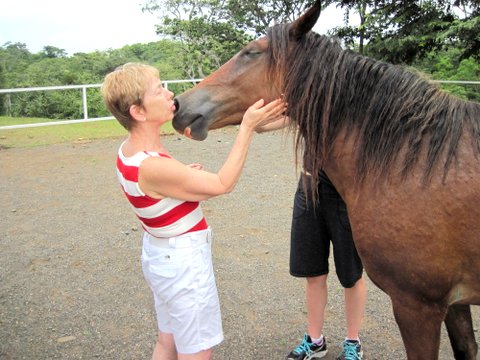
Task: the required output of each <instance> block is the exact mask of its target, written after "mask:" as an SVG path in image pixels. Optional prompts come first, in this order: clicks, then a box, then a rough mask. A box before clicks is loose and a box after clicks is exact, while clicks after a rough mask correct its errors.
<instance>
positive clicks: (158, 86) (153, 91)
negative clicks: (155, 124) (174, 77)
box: [143, 77, 175, 124]
mask: <svg viewBox="0 0 480 360" xmlns="http://www.w3.org/2000/svg"><path fill="white" fill-rule="evenodd" d="M143 108H144V109H145V111H146V119H147V120H150V121H160V122H161V123H162V124H163V123H166V122H168V121H171V120H172V119H173V115H174V112H175V104H174V102H173V93H172V92H171V91H169V90H167V89H165V88H164V87H163V85H162V82H161V81H160V79H159V78H157V77H152V80H151V81H150V84H149V86H148V87H147V90H146V91H145V95H144V97H143Z"/></svg>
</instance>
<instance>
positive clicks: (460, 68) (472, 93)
mask: <svg viewBox="0 0 480 360" xmlns="http://www.w3.org/2000/svg"><path fill="white" fill-rule="evenodd" d="M460 52H461V50H459V49H451V50H445V51H441V52H436V53H429V54H428V55H427V56H426V57H425V58H424V59H422V60H419V61H417V62H416V63H415V64H414V66H415V68H417V69H419V70H421V71H423V72H424V73H427V74H431V78H432V79H435V80H447V81H452V80H453V81H462V80H470V81H480V64H479V63H478V62H477V61H476V60H475V59H474V58H473V57H470V58H468V59H462V60H459V59H460V56H459V54H460ZM441 86H442V88H443V89H444V90H446V91H448V92H451V93H453V94H455V95H457V96H459V97H461V98H463V99H466V100H473V101H476V102H480V86H479V85H468V84H467V85H459V84H441Z"/></svg>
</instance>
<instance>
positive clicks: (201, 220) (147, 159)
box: [102, 63, 285, 360]
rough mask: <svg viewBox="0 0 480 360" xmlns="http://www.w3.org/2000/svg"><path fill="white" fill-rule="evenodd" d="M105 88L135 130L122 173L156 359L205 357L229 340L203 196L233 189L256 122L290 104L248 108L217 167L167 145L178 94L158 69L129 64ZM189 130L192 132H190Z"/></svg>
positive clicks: (121, 155) (116, 111) (121, 161)
mask: <svg viewBox="0 0 480 360" xmlns="http://www.w3.org/2000/svg"><path fill="white" fill-rule="evenodd" d="M102 94H103V97H104V100H105V103H106V105H107V107H108V109H109V110H110V112H111V113H112V114H113V115H114V116H115V117H116V119H117V120H118V121H119V122H120V124H121V125H122V126H124V127H125V128H126V129H127V130H128V137H127V139H126V140H125V141H124V142H123V143H122V145H121V146H120V149H119V152H118V157H117V174H118V179H119V182H120V184H121V186H122V189H123V191H124V193H125V195H126V197H127V199H128V200H129V201H130V203H131V205H132V208H133V210H134V212H135V214H136V215H137V217H138V218H139V220H140V222H141V224H142V226H143V228H144V229H145V233H144V236H143V249H142V267H143V272H144V275H145V278H146V280H147V282H148V284H149V286H150V288H151V290H152V292H153V297H154V301H155V309H156V313H157V322H158V329H159V331H158V340H157V343H156V345H155V349H154V352H153V356H152V359H154V360H160V359H161V360H170V359H179V360H187V359H188V360H197V359H199V360H205V359H210V358H211V356H212V348H213V346H215V345H217V344H219V343H220V342H221V341H222V340H223V330H222V323H221V314H220V305H219V301H218V294H217V289H216V285H215V279H214V274H213V268H212V257H211V239H212V235H211V230H210V228H209V227H208V224H207V221H206V220H205V217H204V216H203V213H202V210H201V207H200V204H199V202H200V201H202V200H205V199H208V198H211V197H213V196H218V195H222V194H226V193H228V192H230V191H232V190H233V188H234V187H235V184H236V183H237V181H238V179H239V177H240V174H241V171H242V169H243V166H244V163H245V159H246V156H247V152H248V148H249V145H250V143H251V140H252V137H253V134H254V132H255V128H256V127H259V126H264V125H266V124H268V123H269V122H271V121H274V120H277V119H278V118H279V117H281V116H282V113H284V111H285V104H284V103H283V102H282V101H281V100H275V101H273V102H271V103H269V104H267V105H264V102H263V100H259V101H257V102H256V103H255V104H253V105H252V106H251V107H250V108H249V109H248V110H247V111H246V113H245V115H244V117H243V121H242V123H241V125H240V128H239V132H238V135H237V138H236V140H235V142H234V144H233V147H232V149H231V151H230V154H229V155H228V157H227V159H226V161H225V163H224V164H223V166H222V167H221V168H220V170H219V171H218V172H217V173H211V172H207V171H204V170H203V169H202V166H201V165H200V164H191V165H184V164H183V163H181V162H179V161H177V160H175V159H174V158H172V157H171V156H170V154H169V152H168V150H167V149H166V148H165V147H164V146H163V144H162V141H161V136H160V127H161V126H162V125H163V124H165V123H166V122H168V121H171V120H172V119H173V115H174V111H175V105H174V102H173V93H172V92H170V91H168V90H167V89H165V88H164V87H163V86H162V83H161V81H160V78H159V73H158V71H157V70H156V69H155V68H153V67H151V66H149V65H144V64H133V63H128V64H125V65H123V66H121V67H119V68H117V69H116V70H115V71H113V72H112V73H110V74H108V75H107V76H106V78H105V82H104V84H103V86H102ZM188 131H189V130H188V129H187V131H186V133H185V135H186V136H188V135H189V132H188Z"/></svg>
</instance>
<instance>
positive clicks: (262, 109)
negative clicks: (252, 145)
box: [241, 99, 287, 130]
mask: <svg viewBox="0 0 480 360" xmlns="http://www.w3.org/2000/svg"><path fill="white" fill-rule="evenodd" d="M264 103H265V101H264V100H263V99H260V100H258V101H257V102H256V103H254V104H253V105H251V106H250V107H249V108H248V109H247V111H246V112H245V114H244V115H243V120H242V124H241V125H243V126H245V127H247V128H248V129H249V130H255V128H261V127H263V126H265V125H267V124H269V123H271V122H274V121H278V120H279V119H281V118H282V117H285V115H284V113H285V110H286V109H287V104H286V103H285V102H284V101H283V100H282V99H277V100H274V101H272V102H270V103H268V104H267V105H265V106H264Z"/></svg>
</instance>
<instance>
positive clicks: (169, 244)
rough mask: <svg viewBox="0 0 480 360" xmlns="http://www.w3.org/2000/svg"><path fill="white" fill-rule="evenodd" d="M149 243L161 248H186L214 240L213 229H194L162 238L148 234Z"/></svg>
mask: <svg viewBox="0 0 480 360" xmlns="http://www.w3.org/2000/svg"><path fill="white" fill-rule="evenodd" d="M148 237H149V243H150V245H152V246H155V247H159V248H166V249H168V248H171V249H184V248H192V247H195V246H198V245H202V244H207V243H211V242H212V230H211V229H210V228H209V229H206V230H200V231H193V232H189V233H186V234H183V235H179V236H172V237H169V238H160V237H156V236H153V235H152V234H148Z"/></svg>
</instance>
